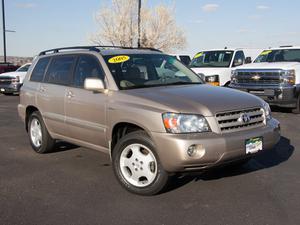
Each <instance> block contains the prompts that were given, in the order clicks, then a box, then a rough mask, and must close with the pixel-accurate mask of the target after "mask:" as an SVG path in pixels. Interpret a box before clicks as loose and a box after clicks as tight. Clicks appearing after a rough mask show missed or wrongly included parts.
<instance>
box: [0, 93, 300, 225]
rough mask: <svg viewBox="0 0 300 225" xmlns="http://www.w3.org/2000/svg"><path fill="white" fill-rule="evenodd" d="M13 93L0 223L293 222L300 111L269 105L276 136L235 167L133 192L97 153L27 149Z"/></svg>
mask: <svg viewBox="0 0 300 225" xmlns="http://www.w3.org/2000/svg"><path fill="white" fill-rule="evenodd" d="M18 101H19V97H17V96H4V95H1V96H0V129H1V132H0V176H1V177H0V224H180V225H182V224H272V225H275V224H300V217H299V210H300V191H299V190H300V188H299V186H300V173H299V171H300V163H299V162H300V153H299V150H300V135H299V134H300V115H294V114H292V113H289V112H288V111H286V110H285V111H284V112H278V110H276V111H277V112H274V114H273V115H274V117H275V118H277V119H278V120H279V121H280V122H281V127H282V136H283V137H282V140H281V141H280V143H279V144H278V146H277V147H276V148H275V149H274V150H272V151H268V152H264V153H263V154H261V155H259V156H257V157H256V158H255V159H252V160H251V161H250V162H249V163H248V164H246V165H244V166H243V167H241V168H231V169H229V168H226V169H224V168H223V169H221V168H220V169H217V170H214V171H210V172H207V173H203V174H199V175H197V176H189V177H181V178H179V179H177V180H176V182H175V181H174V182H173V184H172V185H171V186H170V190H168V191H167V192H165V193H163V194H160V195H158V196H152V197H141V196H136V195H133V194H130V193H128V192H126V191H125V190H123V189H122V188H121V186H120V185H119V184H118V183H117V181H116V179H115V177H114V175H113V172H112V168H111V165H110V160H109V157H108V156H107V155H105V154H103V153H100V152H97V151H93V150H87V149H84V148H77V147H76V146H72V145H68V144H65V143H61V144H60V146H59V149H57V151H56V152H55V153H51V154H46V155H39V154H36V153H34V151H33V150H32V149H31V147H30V144H29V141H28V138H27V134H26V133H25V130H24V128H23V123H22V122H21V120H20V119H19V117H18V115H17V110H16V107H17V104H18Z"/></svg>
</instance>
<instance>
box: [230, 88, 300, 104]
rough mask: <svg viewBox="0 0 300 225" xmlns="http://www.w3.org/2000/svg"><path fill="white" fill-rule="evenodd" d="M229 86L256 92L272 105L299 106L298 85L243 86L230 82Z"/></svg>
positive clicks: (252, 92)
mask: <svg viewBox="0 0 300 225" xmlns="http://www.w3.org/2000/svg"><path fill="white" fill-rule="evenodd" d="M229 87H230V88H233V89H236V90H240V91H244V92H248V93H250V94H254V95H256V96H258V97H260V98H262V99H263V100H265V101H266V102H268V103H269V104H270V105H276V106H280V107H286V108H295V107H296V106H297V97H298V95H299V89H300V87H298V88H297V86H287V87H285V86H283V87H280V86H250V85H249V86H241V85H235V84H230V85H229Z"/></svg>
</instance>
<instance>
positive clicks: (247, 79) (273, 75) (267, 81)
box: [236, 70, 281, 85]
mask: <svg viewBox="0 0 300 225" xmlns="http://www.w3.org/2000/svg"><path fill="white" fill-rule="evenodd" d="M236 82H237V83H238V84H250V85H252V84H253V85H257V84H263V85H278V84H280V83H281V70H262V71H257V70H238V71H237V76H236Z"/></svg>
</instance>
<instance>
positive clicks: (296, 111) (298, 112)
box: [292, 94, 300, 114]
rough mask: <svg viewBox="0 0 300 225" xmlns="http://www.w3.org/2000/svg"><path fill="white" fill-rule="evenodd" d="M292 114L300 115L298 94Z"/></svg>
mask: <svg viewBox="0 0 300 225" xmlns="http://www.w3.org/2000/svg"><path fill="white" fill-rule="evenodd" d="M292 112H293V113H294V114H300V94H299V95H298V100H297V106H296V108H295V109H293V110H292Z"/></svg>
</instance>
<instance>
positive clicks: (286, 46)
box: [279, 45, 293, 48]
mask: <svg viewBox="0 0 300 225" xmlns="http://www.w3.org/2000/svg"><path fill="white" fill-rule="evenodd" d="M291 47H293V45H282V46H279V48H291Z"/></svg>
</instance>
